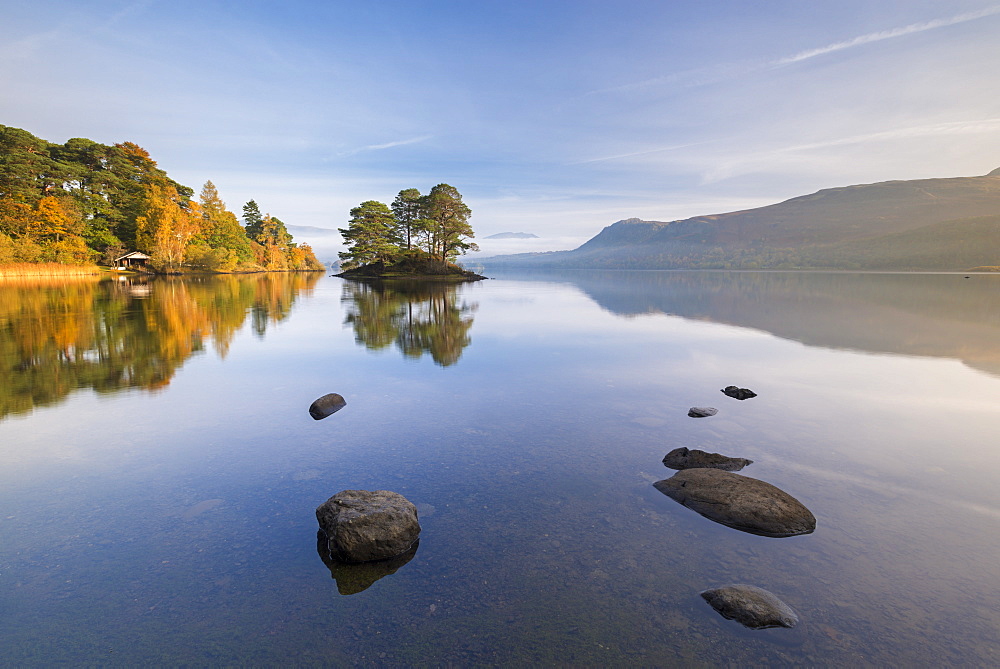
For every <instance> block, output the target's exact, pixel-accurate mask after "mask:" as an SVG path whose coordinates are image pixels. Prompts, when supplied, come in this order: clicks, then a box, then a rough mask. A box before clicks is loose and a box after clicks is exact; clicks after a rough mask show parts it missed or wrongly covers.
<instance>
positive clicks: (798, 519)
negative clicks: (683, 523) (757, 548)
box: [653, 468, 816, 537]
mask: <svg viewBox="0 0 1000 669" xmlns="http://www.w3.org/2000/svg"><path fill="white" fill-rule="evenodd" d="M653 486H654V487H655V488H656V489H657V490H659V491H660V492H662V493H663V494H664V495H666V496H667V497H669V498H671V499H672V500H674V501H675V502H679V503H680V504H683V505H684V506H686V507H688V508H689V509H692V510H694V511H697V512H698V513H700V514H701V515H703V516H705V517H706V518H708V519H709V520H714V521H715V522H717V523H721V524H723V525H728V526H729V527H732V528H733V529H737V530H741V531H743V532H749V533H750V534H758V535H760V536H764V537H794V536H796V535H799V534H809V533H810V532H812V531H813V530H815V529H816V517H815V516H813V514H812V512H811V511H809V509H807V508H806V507H805V505H803V504H802V502H800V501H798V500H797V499H795V498H794V497H792V496H791V495H789V494H788V493H787V492H785V491H784V490H781V489H780V488H777V487H775V486H773V485H771V484H770V483H766V482H764V481H760V480H758V479H754V478H750V477H749V476H743V475H741V474H733V473H732V472H725V471H722V470H720V469H705V468H697V469H684V470H682V471H679V472H677V473H676V474H674V475H673V476H672V477H670V478H669V479H666V480H664V481H657V482H656V483H654V484H653Z"/></svg>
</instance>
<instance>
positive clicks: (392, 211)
mask: <svg viewBox="0 0 1000 669" xmlns="http://www.w3.org/2000/svg"><path fill="white" fill-rule="evenodd" d="M470 216H472V210H471V209H469V206H468V205H466V204H465V203H464V202H463V201H462V194H461V193H459V192H458V189H457V188H455V187H454V186H449V185H448V184H438V185H437V186H434V187H433V188H432V189H431V190H430V192H429V193H427V194H426V195H422V194H421V193H420V191H419V190H417V189H416V188H407V189H404V190H401V191H400V192H399V194H398V195H397V196H396V199H395V200H393V202H392V205H391V206H389V205H386V204H384V203H382V202H378V201H375V200H366V201H365V202H362V203H361V204H360V205H358V206H357V207H354V208H353V209H351V219H350V221H349V222H348V227H346V228H339V230H340V234H341V236H342V237H343V238H344V243H345V245H346V246H347V250H346V251H342V252H341V253H340V254H339V255H340V260H341V267H342V269H343V271H342V272H340V273H339V274H335V275H334V276H339V277H342V278H345V279H436V280H440V279H447V280H453V281H480V280H482V279H485V278H486V277H484V276H481V275H479V274H476V273H475V272H470V271H468V270H466V269H463V268H461V267H459V266H458V265H457V264H455V262H454V261H455V260H456V259H457V258H458V256H459V255H460V254H463V253H465V252H466V251H468V250H473V251H478V250H479V247H478V246H477V245H476V244H475V243H473V242H471V241H469V240H470V239H471V238H473V237H475V233H474V232H473V231H472V226H471V225H470V224H469V217H470Z"/></svg>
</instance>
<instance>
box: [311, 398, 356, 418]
mask: <svg viewBox="0 0 1000 669" xmlns="http://www.w3.org/2000/svg"><path fill="white" fill-rule="evenodd" d="M345 406H347V400H345V399H344V397H343V396H342V395H338V394H337V393H329V394H327V395H323V397H320V398H319V399H318V400H316V401H315V402H313V403H312V404H310V405H309V415H310V416H312V417H313V420H323V419H324V418H326V417H327V416H330V415H332V414H335V413H337V412H338V411H340V410H341V409H343V408H344V407H345Z"/></svg>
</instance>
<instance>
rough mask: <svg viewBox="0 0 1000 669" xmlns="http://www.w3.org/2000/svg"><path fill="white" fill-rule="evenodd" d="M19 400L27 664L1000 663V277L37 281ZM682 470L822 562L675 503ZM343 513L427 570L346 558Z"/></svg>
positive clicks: (17, 309)
mask: <svg viewBox="0 0 1000 669" xmlns="http://www.w3.org/2000/svg"><path fill="white" fill-rule="evenodd" d="M0 370H2V371H0V373H2V377H0V381H2V388H0V511H2V513H0V539H2V541H0V592H2V597H0V622H2V625H0V648H2V649H3V651H2V660H0V663H2V664H3V665H6V666H18V667H23V666H51V665H56V664H67V665H76V666H94V665H108V666H111V665H122V666H125V665H131V666H134V665H141V664H152V665H189V666H199V665H286V666H287V665H320V664H322V665H330V666H413V665H432V666H467V665H513V666H518V665H520V666H525V665H563V666H565V665H573V666H626V665H628V666H695V667H700V666H706V667H714V666H748V665H775V666H783V665H810V666H927V665H931V666H980V667H985V666H998V665H1000V650H998V649H1000V643H998V641H1000V633H998V630H1000V608H998V606H997V602H998V601H1000V560H998V555H1000V485H998V483H1000V481H998V471H1000V448H998V442H997V439H998V435H1000V275H981V274H974V275H970V276H968V278H966V276H965V275H958V274H909V275H907V274H845V273H829V274H823V273H781V272H766V273H765V272H761V273H753V272H742V273H741V272H563V273H525V274H514V273H511V274H506V273H505V274H499V275H496V277H495V278H493V279H491V280H489V281H482V282H478V283H473V284H465V285H460V286H446V285H422V284H406V283H404V284H395V285H369V284H357V283H351V282H346V281H344V280H342V279H338V278H334V277H325V276H317V275H301V274H297V275H282V274H269V275H257V276H244V277H235V276H227V277H217V278H200V279H186V280H183V279H166V278H161V279H155V280H148V281H147V280H140V279H134V280H121V281H102V282H98V281H88V280H79V281H71V282H64V281H49V282H42V283H38V282H13V281H6V282H3V283H0ZM729 385H737V386H741V387H747V388H750V389H752V390H754V391H755V392H756V393H757V394H758V396H757V397H755V398H752V399H750V400H746V401H737V400H735V399H732V398H729V397H726V396H725V395H723V394H722V393H721V392H720V389H721V388H723V387H725V386H729ZM327 393H339V394H341V395H343V396H344V398H345V399H346V401H347V405H346V407H344V408H343V409H342V410H341V411H339V412H338V413H336V414H334V415H332V416H329V417H327V418H326V419H324V420H319V421H316V420H313V419H312V418H311V417H310V415H309V413H308V407H309V405H310V403H311V402H312V401H313V400H315V399H316V398H318V397H320V396H322V395H325V394H327ZM692 406H710V407H715V408H717V409H718V414H717V415H715V416H712V417H709V418H697V419H696V418H689V417H688V416H687V411H688V409H689V408H690V407H692ZM680 446H686V447H689V448H698V449H702V450H706V451H710V452H720V453H723V454H725V455H729V456H734V457H745V458H749V459H751V460H753V461H754V463H753V464H752V465H750V466H749V467H747V468H746V469H744V470H743V471H742V472H741V473H742V474H745V475H747V476H751V477H754V478H759V479H762V480H764V481H767V482H769V483H772V484H774V485H776V486H778V487H779V488H781V489H782V490H784V491H786V492H788V493H790V494H791V495H793V496H794V497H796V498H797V499H798V500H800V501H801V502H802V503H804V504H805V505H806V506H807V507H808V508H809V509H810V510H811V511H812V512H813V514H814V515H815V516H816V519H817V527H816V531H815V532H813V533H812V534H807V535H802V536H795V537H788V538H769V537H763V536H756V535H753V534H748V533H746V532H741V531H738V530H735V529H732V528H730V527H727V526H724V525H721V524H717V523H714V522H712V521H710V520H708V519H707V518H705V517H702V516H700V515H699V514H697V513H695V512H694V511H692V510H690V509H688V508H685V507H684V506H682V505H680V504H678V503H676V502H674V501H673V500H672V499H670V498H668V497H666V496H665V495H663V494H661V493H660V492H658V491H657V490H656V489H655V488H654V487H653V486H652V484H653V483H654V482H656V481H659V480H661V479H666V478H668V477H670V476H671V475H673V474H674V473H675V472H674V471H673V470H670V469H667V468H666V467H664V465H663V464H662V462H661V461H662V459H663V457H664V455H665V454H666V453H667V452H668V451H670V450H672V449H674V448H677V447H680ZM345 489H365V490H380V489H385V490H393V491H396V492H398V493H401V494H403V495H405V496H406V497H407V498H408V499H409V500H411V501H412V502H413V503H414V504H416V505H417V507H418V509H419V513H420V522H421V525H422V532H421V535H420V542H419V545H418V547H417V549H416V552H415V553H412V554H411V555H407V556H404V558H403V559H400V560H396V561H394V562H393V563H392V564H389V565H382V566H381V567H379V566H378V565H376V566H375V567H367V568H360V569H353V570H352V569H347V570H345V569H344V568H343V567H342V566H339V565H336V564H330V563H329V562H328V561H327V562H325V561H324V560H323V559H321V556H320V554H319V553H318V552H317V523H316V518H315V513H314V512H315V508H316V506H317V505H319V504H321V503H322V502H324V501H325V500H326V499H327V498H328V497H330V496H331V495H333V494H334V493H336V492H339V491H341V490H345ZM729 583H749V584H752V585H757V586H760V587H763V588H766V589H767V590H770V591H771V592H773V593H774V594H776V595H777V596H778V597H780V598H781V599H782V600H783V601H785V602H786V603H787V604H789V605H790V606H791V607H792V608H793V609H795V611H796V612H797V613H798V615H799V618H800V623H799V625H798V626H797V627H795V628H793V629H784V628H776V629H766V630H757V631H751V630H749V629H746V628H743V627H742V626H741V625H739V624H738V623H736V622H734V621H731V620H726V619H724V618H722V617H721V616H720V615H719V614H718V613H716V612H715V611H714V610H713V609H712V608H711V607H709V606H708V605H707V604H706V602H705V601H703V600H702V598H701V597H700V596H699V593H700V592H702V591H703V590H705V589H707V588H712V587H717V586H720V585H724V584H729Z"/></svg>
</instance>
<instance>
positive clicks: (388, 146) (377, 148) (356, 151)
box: [337, 135, 433, 158]
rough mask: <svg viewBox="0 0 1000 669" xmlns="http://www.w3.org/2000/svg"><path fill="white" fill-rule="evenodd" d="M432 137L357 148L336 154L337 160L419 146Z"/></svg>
mask: <svg viewBox="0 0 1000 669" xmlns="http://www.w3.org/2000/svg"><path fill="white" fill-rule="evenodd" d="M432 137H433V135H421V136H420V137H411V138H410V139H401V140H397V141H395V142H386V143H384V144H369V145H368V146H362V147H358V148H356V149H351V150H350V151H344V152H343V153H338V154H337V157H338V158H345V157H347V156H354V155H357V154H359V153H363V152H366V151H382V150H384V149H393V148H395V147H397V146H407V145H409V144H419V143H420V142H426V141H427V140H429V139H431V138H432Z"/></svg>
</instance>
